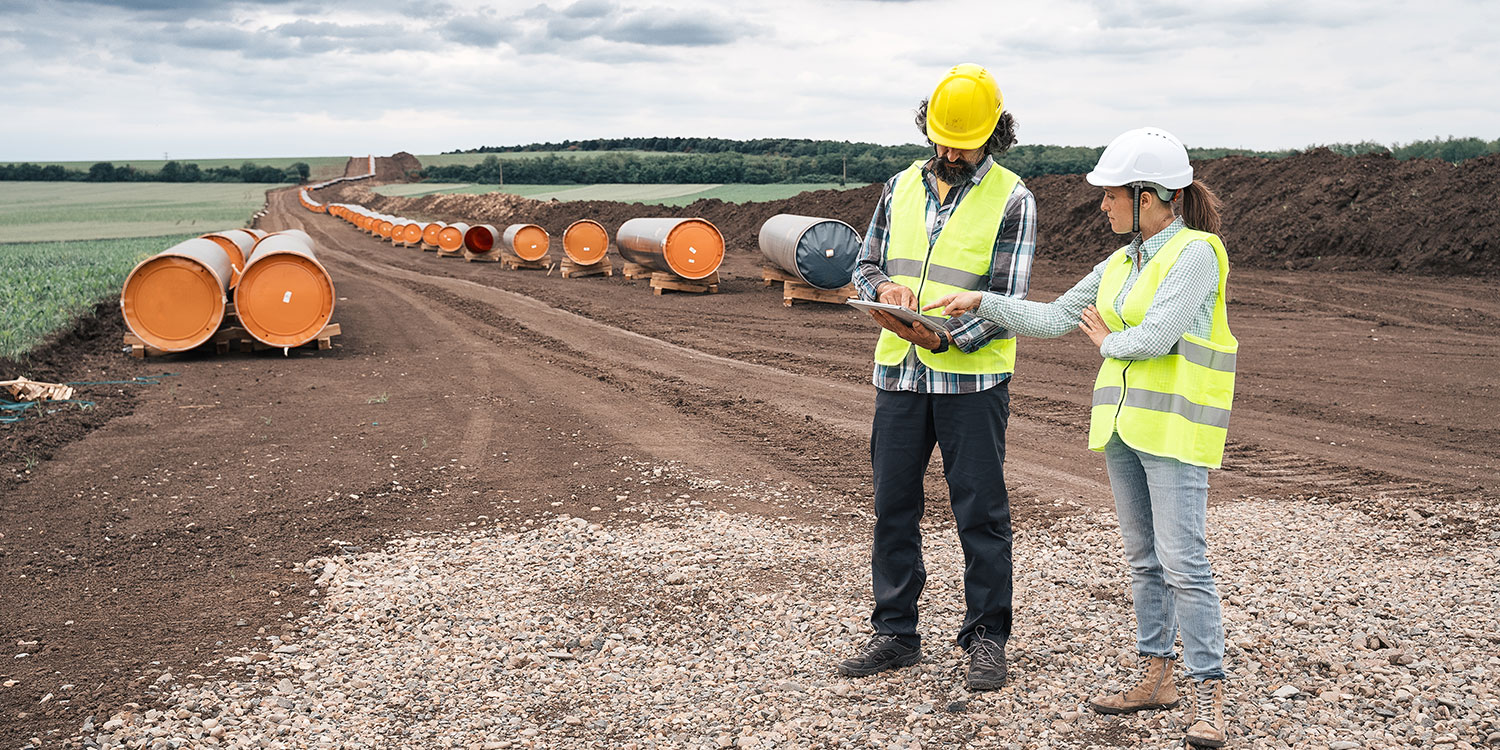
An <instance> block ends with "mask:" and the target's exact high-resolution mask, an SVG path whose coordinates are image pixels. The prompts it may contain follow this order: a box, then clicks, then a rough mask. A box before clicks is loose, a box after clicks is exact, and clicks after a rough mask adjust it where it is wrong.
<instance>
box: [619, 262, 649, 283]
mask: <svg viewBox="0 0 1500 750" xmlns="http://www.w3.org/2000/svg"><path fill="white" fill-rule="evenodd" d="M653 273H657V272H656V271H653V270H651V269H649V268H647V267H645V266H643V265H641V264H639V263H631V262H630V261H628V260H627V261H625V267H624V268H621V269H620V275H621V276H624V277H625V278H627V279H630V280H631V281H635V280H636V279H649V278H651V274H653Z"/></svg>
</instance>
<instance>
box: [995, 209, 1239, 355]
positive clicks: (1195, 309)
mask: <svg viewBox="0 0 1500 750" xmlns="http://www.w3.org/2000/svg"><path fill="white" fill-rule="evenodd" d="M1184 226H1185V225H1184V224H1183V221H1182V217H1178V218H1177V219H1176V220H1174V221H1173V222H1172V223H1171V224H1168V225H1167V228H1166V229H1163V230H1161V231H1160V232H1157V233H1156V234H1154V235H1151V237H1150V238H1149V239H1146V240H1144V241H1142V240H1141V237H1140V235H1136V237H1135V239H1133V240H1131V242H1130V245H1128V246H1127V248H1128V249H1127V252H1129V253H1130V256H1131V258H1132V259H1133V260H1134V261H1135V263H1132V264H1131V266H1130V272H1129V275H1127V276H1126V277H1125V286H1124V287H1122V288H1121V289H1120V294H1119V295H1118V296H1116V297H1115V303H1114V307H1115V312H1116V313H1120V311H1121V310H1122V309H1123V308H1124V307H1125V298H1126V297H1127V296H1129V294H1130V290H1131V289H1133V288H1134V287H1135V282H1136V280H1137V279H1139V278H1140V276H1141V269H1142V268H1143V267H1144V266H1145V265H1146V264H1147V263H1149V262H1151V259H1152V258H1154V257H1156V252H1157V251H1158V250H1161V249H1162V247H1163V246H1165V245H1166V244H1167V241H1168V240H1170V239H1172V236H1173V235H1175V234H1177V233H1178V232H1179V231H1181V230H1182V228H1183V227H1184ZM1113 257H1114V254H1113V253H1111V254H1110V256H1109V258H1105V259H1104V260H1102V261H1100V262H1099V264H1098V265H1096V266H1094V270H1093V271H1091V272H1089V275H1088V276H1085V277H1083V280H1082V281H1079V282H1078V283H1077V284H1074V285H1073V288H1072V289H1069V290H1068V291H1066V292H1063V294H1062V296H1061V297H1058V298H1057V299H1056V300H1053V301H1052V302H1046V303H1042V302H1032V301H1030V300H1015V299H1008V298H1005V297H1001V296H999V295H994V294H986V295H984V299H983V301H982V302H980V303H979V309H978V310H975V311H974V312H975V313H977V314H978V315H979V316H980V317H982V318H986V319H988V320H993V321H996V322H997V323H1001V324H1004V325H1007V326H1010V328H1011V330H1013V331H1015V332H1016V333H1019V334H1022V335H1024V336H1037V337H1040V338H1051V337H1054V336H1061V335H1063V334H1065V333H1069V332H1071V331H1074V330H1076V329H1077V328H1078V321H1079V320H1080V319H1081V317H1082V315H1083V308H1085V307H1088V306H1089V305H1092V304H1094V301H1095V299H1096V298H1097V297H1098V296H1099V283H1100V281H1101V280H1102V279H1103V278H1104V268H1105V267H1106V266H1108V265H1109V260H1110V258H1113ZM1218 301H1219V256H1218V254H1217V253H1215V252H1214V249H1213V247H1212V246H1210V245H1209V244H1208V243H1207V242H1204V241H1203V240H1193V241H1192V242H1189V243H1188V245H1187V247H1185V248H1183V249H1182V255H1180V256H1178V258H1177V262H1176V263H1174V264H1173V265H1172V270H1170V271H1168V272H1167V275H1166V276H1165V277H1163V278H1162V280H1161V286H1160V287H1158V288H1157V290H1156V296H1155V297H1154V298H1152V300H1151V305H1150V306H1149V307H1148V308H1146V315H1145V317H1144V318H1143V319H1142V320H1141V324H1140V325H1138V326H1131V327H1127V328H1126V329H1125V330H1123V331H1116V332H1114V333H1111V334H1109V335H1108V336H1105V337H1104V344H1103V345H1102V346H1100V347H1099V353H1100V354H1101V355H1103V356H1105V357H1114V358H1116V359H1151V358H1152V357H1160V356H1161V355H1163V354H1166V353H1167V352H1168V351H1170V350H1171V348H1172V345H1173V344H1175V343H1177V340H1178V339H1180V338H1182V334H1183V333H1191V334H1193V335H1195V336H1200V337H1203V338H1208V335H1209V333H1210V332H1211V331H1212V329H1213V322H1214V306H1215V305H1216V304H1217V303H1218Z"/></svg>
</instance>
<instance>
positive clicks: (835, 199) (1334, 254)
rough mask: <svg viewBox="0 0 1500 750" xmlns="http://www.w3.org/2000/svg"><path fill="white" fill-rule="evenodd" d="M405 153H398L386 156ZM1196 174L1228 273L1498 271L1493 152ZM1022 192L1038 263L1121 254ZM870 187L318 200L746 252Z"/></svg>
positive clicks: (845, 205)
mask: <svg viewBox="0 0 1500 750" xmlns="http://www.w3.org/2000/svg"><path fill="white" fill-rule="evenodd" d="M403 156H409V155H405V154H397V155H396V156H395V157H391V159H392V160H397V159H400V158H401V157H403ZM380 161H381V160H377V162H380ZM1197 166H1198V176H1199V177H1200V178H1201V179H1203V180H1204V181H1205V182H1207V183H1208V185H1209V186H1210V187H1211V188H1213V189H1214V190H1215V191H1216V192H1217V193H1218V194H1219V196H1220V197H1221V198H1222V199H1223V201H1224V209H1223V212H1224V225H1225V229H1224V238H1225V241H1226V243H1227V244H1228V246H1229V251H1230V254H1231V256H1232V257H1233V258H1234V261H1235V265H1236V266H1237V267H1241V268H1266V269H1292V270H1296V269H1308V268H1312V269H1320V270H1376V271H1395V270H1399V271H1408V272H1417V273H1424V274H1458V275H1490V274H1494V273H1496V272H1500V212H1497V211H1495V210H1494V207H1493V206H1492V205H1491V202H1492V198H1491V193H1492V191H1491V190H1490V189H1489V187H1488V186H1492V185H1494V184H1497V183H1500V155H1496V156H1488V157H1484V158H1480V159H1473V160H1470V161H1468V162H1465V163H1463V164H1458V165H1454V164H1449V163H1447V162H1444V161H1436V160H1426V159H1421V160H1411V161H1398V160H1396V159H1393V158H1391V157H1389V156H1379V155H1368V156H1359V157H1345V156H1340V155H1338V154H1335V153H1333V152H1331V151H1328V150H1327V149H1317V150H1314V151H1309V152H1307V153H1304V154H1300V155H1297V156H1293V157H1289V158H1286V159H1276V160H1272V159H1256V158H1249V157H1239V156H1231V157H1226V158H1223V159H1215V160H1212V161H1205V162H1202V163H1200V164H1199V165H1197ZM379 170H380V166H379V164H377V172H378V171H379ZM1026 183H1027V185H1028V186H1029V187H1030V188H1031V190H1032V192H1033V193H1035V195H1036V198H1037V206H1038V221H1039V226H1038V234H1037V242H1038V245H1037V252H1038V257H1042V258H1047V259H1051V260H1055V261H1061V262H1063V263H1066V264H1073V263H1079V264H1084V263H1090V262H1092V261H1094V260H1097V259H1098V258H1100V257H1101V253H1102V252H1103V251H1105V250H1107V249H1109V248H1112V247H1114V246H1116V245H1117V244H1119V239H1118V238H1117V237H1115V236H1113V235H1112V234H1111V233H1110V232H1109V230H1108V227H1107V226H1106V224H1105V222H1104V220H1103V218H1102V217H1101V216H1100V215H1099V211H1098V202H1099V189H1098V188H1096V187H1093V186H1091V185H1089V184H1087V183H1086V182H1085V181H1084V180H1083V177H1082V176H1080V175H1044V176H1040V177H1033V178H1031V179H1028V180H1027V181H1026ZM880 190H881V187H880V186H879V185H870V186H867V187H864V188H859V189H856V190H848V191H834V190H825V191H817V192H809V193H803V194H801V195H798V196H795V197H792V198H787V199H785V200H779V201H768V202H764V203H726V202H724V201H721V200H717V199H707V200H699V201H694V202H693V203H690V204H688V205H686V206H681V207H674V206H651V205H645V204H639V203H615V202H609V201H575V202H557V201H536V200H530V199H526V198H520V197H517V196H513V195H505V194H492V195H430V196H424V197H420V198H395V197H388V196H381V195H376V194H375V193H372V192H370V191H369V189H368V188H365V187H362V186H358V185H349V186H339V187H334V188H331V189H329V190H327V191H323V193H322V194H323V195H325V196H327V199H328V200H330V201H333V202H349V203H359V204H361V205H364V206H367V207H369V208H372V209H375V210H377V211H382V212H386V213H391V214H397V215H411V216H418V217H423V218H429V219H439V220H448V221H454V220H460V219H461V220H465V221H475V220H479V221H485V222H490V223H493V224H495V225H497V226H503V225H505V224H508V223H513V222H529V223H535V224H540V225H541V226H543V227H544V228H546V229H547V231H548V232H550V233H552V234H553V235H560V234H561V232H562V230H563V229H565V228H566V227H567V225H568V224H569V223H571V222H572V221H574V220H576V219H578V218H584V217H586V218H591V219H594V220H596V221H599V222H601V223H603V224H604V225H605V227H606V228H607V229H609V230H610V231H611V232H613V231H614V230H615V229H617V228H619V225H620V224H622V223H624V222H625V221H626V220H628V219H632V218H636V217H650V216H670V217H687V216H694V217H701V218H704V219H707V220H709V221H711V222H713V223H714V225H715V226H717V227H718V228H719V230H720V231H721V232H723V233H724V239H725V241H726V243H728V245H729V248H730V249H731V250H738V251H748V252H754V251H755V248H756V236H757V233H758V232H759V231H760V225H761V224H762V223H763V222H765V220H766V219H768V218H770V217H772V216H775V215H776V214H779V213H796V214H804V215H810V216H822V217H826V218H832V219H839V220H841V221H845V222H848V223H849V224H850V225H851V226H854V227H855V228H857V229H859V230H860V231H861V232H863V231H864V230H865V228H866V227H868V226H869V223H870V215H871V213H872V211H873V210H874V206H875V203H876V201H877V200H878V199H879V196H880Z"/></svg>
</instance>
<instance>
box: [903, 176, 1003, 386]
mask: <svg viewBox="0 0 1500 750" xmlns="http://www.w3.org/2000/svg"><path fill="white" fill-rule="evenodd" d="M922 164H923V162H921V161H916V162H913V163H912V165H911V167H909V168H907V170H906V171H905V172H902V173H901V176H900V177H898V178H896V188H895V191H894V193H892V195H891V239H890V243H889V244H888V245H887V246H886V249H885V273H886V275H887V276H889V277H890V279H891V281H894V282H896V283H898V284H901V285H903V286H906V287H908V288H910V289H911V290H912V291H914V292H916V295H917V308H918V309H921V308H922V307H924V306H926V305H928V304H930V303H932V302H935V301H937V300H938V299H939V298H941V297H943V296H944V295H948V294H953V293H954V292H967V291H985V290H988V289H989V288H990V263H991V262H992V261H993V260H994V258H995V237H996V236H997V235H998V234H999V232H1000V221H1001V219H1003V218H1004V217H1005V206H1006V204H1007V203H1008V202H1009V201H1010V194H1011V192H1012V191H1013V190H1015V187H1016V185H1017V184H1018V183H1020V181H1021V178H1020V177H1019V176H1017V175H1016V173H1015V172H1012V171H1010V170H1008V169H1006V168H1004V167H1002V166H1000V165H999V164H994V165H991V167H990V171H989V172H987V173H986V174H985V176H984V179H982V180H980V181H979V184H978V185H975V186H974V187H973V189H971V190H970V191H969V193H968V195H966V196H964V199H963V202H961V203H959V204H958V205H957V206H955V207H954V209H953V214H952V215H951V216H949V217H948V223H946V224H944V225H943V229H942V231H940V232H938V238H937V241H936V242H933V243H930V244H929V242H928V235H927V194H926V186H925V185H924V184H923V183H922ZM955 189H957V188H955ZM932 314H935V315H939V316H941V315H942V312H941V311H937V312H934V313H932ZM1006 336H1007V338H995V339H991V340H990V341H989V342H987V343H986V344H985V345H984V346H981V347H979V348H978V349H976V350H974V351H973V352H970V353H965V352H962V351H960V350H959V349H958V347H956V346H954V347H950V348H949V349H948V350H947V351H945V352H943V353H941V354H934V353H932V352H931V351H929V350H927V349H924V348H922V347H920V346H919V347H917V358H918V359H920V360H921V361H922V364H925V365H927V366H928V367H930V368H932V369H934V370H937V371H938V372H952V373H962V374H966V375H980V374H987V373H993V374H998V373H1008V372H1013V371H1014V370H1015V366H1016V338H1015V334H1014V333H1010V332H1009V331H1007V332H1006ZM911 347H912V344H911V343H910V342H908V341H906V340H905V339H903V338H901V337H900V336H897V335H896V334H894V333H891V332H890V331H884V330H883V331H881V332H880V340H879V341H877V342H876V343H875V361H876V362H878V363H880V364H882V365H899V364H901V361H902V360H904V359H906V354H907V352H908V351H910V349H911Z"/></svg>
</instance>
